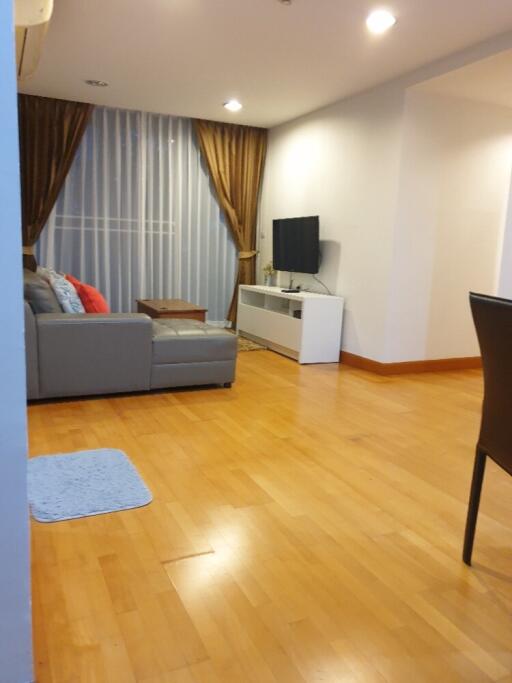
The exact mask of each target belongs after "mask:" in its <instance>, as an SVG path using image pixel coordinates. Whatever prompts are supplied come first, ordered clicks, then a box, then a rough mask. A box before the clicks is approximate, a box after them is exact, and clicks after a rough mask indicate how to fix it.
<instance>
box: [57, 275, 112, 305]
mask: <svg viewBox="0 0 512 683" xmlns="http://www.w3.org/2000/svg"><path fill="white" fill-rule="evenodd" d="M66 279H67V280H69V282H70V283H71V284H72V285H73V286H74V287H75V289H76V291H77V292H78V296H79V297H80V299H81V301H82V304H83V306H84V308H85V312H86V313H110V308H109V306H108V303H107V302H106V300H105V298H104V296H103V295H102V294H101V293H100V292H98V290H97V289H96V288H95V287H93V286H92V285H87V284H86V283H85V282H80V280H77V279H76V277H73V276H72V275H66Z"/></svg>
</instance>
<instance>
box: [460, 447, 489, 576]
mask: <svg viewBox="0 0 512 683" xmlns="http://www.w3.org/2000/svg"><path fill="white" fill-rule="evenodd" d="M486 458H487V455H486V454H485V453H484V451H482V449H481V448H477V449H476V455H475V464H474V467H473V479H472V481H471V493H470V494H469V505H468V516H467V519H466V532H465V534H464V550H463V553H462V559H463V560H464V562H465V563H466V564H467V565H469V566H471V555H472V553H473V541H474V538H475V528H476V519H477V517H478V507H479V505H480V493H481V492H482V482H483V480H484V472H485V461H486Z"/></svg>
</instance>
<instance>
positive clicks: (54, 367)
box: [25, 274, 237, 399]
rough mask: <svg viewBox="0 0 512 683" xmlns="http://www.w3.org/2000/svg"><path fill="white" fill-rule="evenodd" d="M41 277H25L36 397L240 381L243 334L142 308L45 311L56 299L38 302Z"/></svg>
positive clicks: (30, 381) (31, 390)
mask: <svg viewBox="0 0 512 683" xmlns="http://www.w3.org/2000/svg"><path fill="white" fill-rule="evenodd" d="M36 277H38V276H36V275H35V274H32V275H28V274H26V276H25V296H26V299H25V343H26V356H27V392H28V398H29V399H41V398H56V397H64V396H86V395H94V394H111V393H119V392H131V391H149V390H151V389H162V388H166V387H181V386H193V385H202V384H220V385H223V386H231V382H233V380H234V379H235V366H236V354H237V338H236V336H235V335H234V334H231V333H230V332H228V331H227V330H223V329H219V328H213V327H211V326H208V325H206V324H205V323H201V322H198V321H196V320H181V319H170V320H152V319H151V318H150V317H149V316H147V315H145V314H142V313H109V314H95V313H93V314H87V313H86V314H69V313H61V312H38V311H37V310H34V309H38V308H39V309H41V308H42V309H48V308H52V307H53V306H54V304H53V302H52V304H51V305H49V304H48V305H47V303H46V302H45V301H44V297H43V303H42V304H41V299H39V300H38V301H35V300H34V297H33V287H34V285H36V287H43V285H41V284H40V283H36V281H35V280H34V278H36ZM27 281H29V283H30V282H31V283H32V288H31V286H30V284H29V285H28V286H27ZM27 294H28V297H27ZM46 295H47V293H46V292H45V296H46ZM48 296H50V295H48Z"/></svg>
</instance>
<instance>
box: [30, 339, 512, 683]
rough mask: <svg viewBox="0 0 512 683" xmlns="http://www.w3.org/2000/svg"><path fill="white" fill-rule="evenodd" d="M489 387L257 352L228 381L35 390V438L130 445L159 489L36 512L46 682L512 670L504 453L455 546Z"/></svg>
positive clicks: (433, 677) (41, 665)
mask: <svg viewBox="0 0 512 683" xmlns="http://www.w3.org/2000/svg"><path fill="white" fill-rule="evenodd" d="M481 392H482V381H481V375H480V373H479V372H478V371H462V372H458V373H442V374H441V373H440V374H425V375H411V376H402V377H397V378H380V377H376V376H373V375H370V374H366V373H364V372H362V371H358V370H351V369H349V368H338V367H337V366H335V365H329V366H304V367H300V366H299V365H298V364H296V363H295V362H293V361H290V360H288V359H285V358H282V357H280V356H278V355H276V354H273V353H271V352H269V351H255V352H251V353H242V354H240V356H239V373H238V379H237V382H236V383H235V384H234V385H233V388H232V389H231V390H228V389H215V388H214V389H201V390H195V391H178V392H168V393H160V394H153V395H138V396H126V397H117V398H105V399H101V400H80V401H69V402H59V403H53V404H52V403H47V404H43V405H33V406H31V407H30V409H29V419H30V451H31V454H32V455H35V454H43V453H54V452H62V451H70V450H76V449H82V448H95V447H106V446H111V447H116V448H121V449H124V450H125V451H126V452H127V453H128V454H129V455H130V457H131V458H132V460H133V461H134V463H135V464H136V466H137V467H138V469H139V471H140V473H141V474H142V476H143V477H144V479H145V480H146V482H147V483H148V485H149V486H150V488H151V490H152V491H153V494H154V502H153V503H152V504H151V505H149V506H148V507H146V508H142V509H139V510H133V511H127V512H121V513H115V514H109V515H103V516H98V517H89V518H85V519H80V520H75V521H71V522H61V523H58V524H46V525H45V524H37V523H33V527H32V531H33V564H34V570H33V577H34V591H33V606H34V630H35V647H36V670H37V680H38V682H39V683H50V682H52V683H75V682H82V681H87V682H90V683H96V682H98V683H102V682H104V681H105V682H108V683H130V682H133V681H137V682H140V683H291V682H294V683H299V682H301V683H305V682H308V683H313V682H314V683H326V682H328V683H338V682H341V681H343V682H346V681H347V682H348V681H357V682H359V683H374V682H375V683H383V682H388V683H399V682H400V683H401V682H402V681H403V682H404V683H419V682H421V681H435V682H436V683H447V682H449V681H501V682H502V683H505V681H508V682H511V681H512V478H511V477H509V476H507V475H506V474H505V473H503V472H501V471H500V470H498V468H497V467H495V466H490V467H489V468H488V471H487V474H486V481H485V482H484V494H483V500H482V510H481V517H480V521H479V527H478V529H477V538H476V546H475V555H474V561H475V564H474V568H473V569H468V568H467V567H466V566H465V565H463V564H462V562H461V559H460V555H461V541H462V535H463V526H464V519H465V511H466V501H467V494H468V490H469V481H470V475H471V467H472V458H473V447H474V443H475V439H476V435H477V430H478V422H479V409H480V401H481Z"/></svg>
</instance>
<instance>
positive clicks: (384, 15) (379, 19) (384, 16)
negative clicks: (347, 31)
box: [366, 9, 396, 34]
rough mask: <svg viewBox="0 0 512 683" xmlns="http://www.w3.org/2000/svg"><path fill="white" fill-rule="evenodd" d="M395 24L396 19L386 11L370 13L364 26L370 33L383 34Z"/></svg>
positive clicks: (380, 10)
mask: <svg viewBox="0 0 512 683" xmlns="http://www.w3.org/2000/svg"><path fill="white" fill-rule="evenodd" d="M395 24H396V18H395V17H394V16H393V15H392V14H391V12H388V11H387V10H386V9H378V10H375V12H372V13H371V14H370V15H369V16H368V18H367V19H366V26H367V28H368V30H369V31H370V33H377V34H378V33H385V32H386V31H387V30H388V29H390V28H391V27H392V26H394V25H395Z"/></svg>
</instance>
